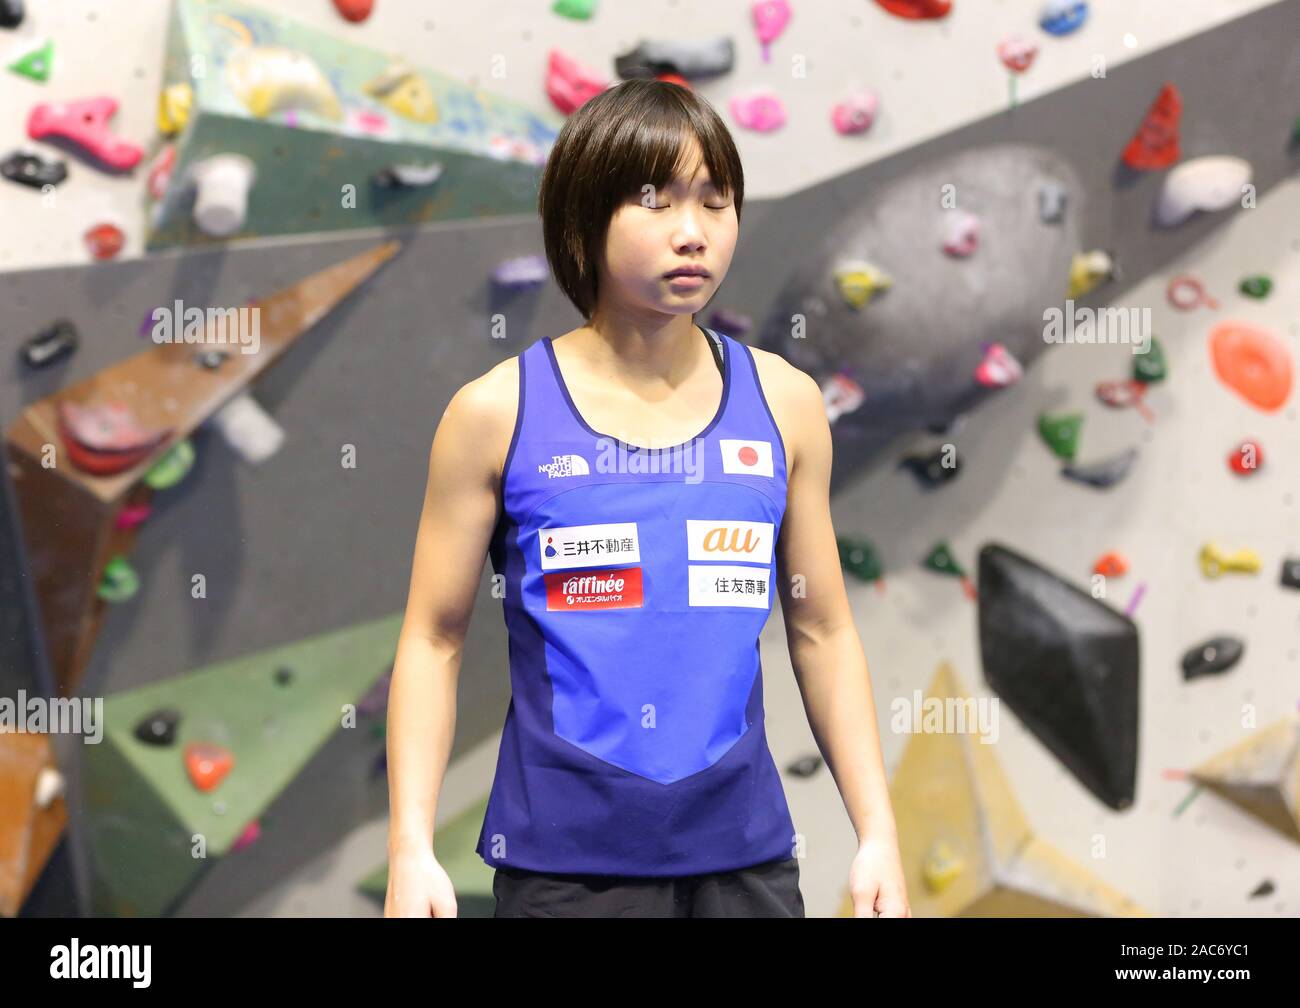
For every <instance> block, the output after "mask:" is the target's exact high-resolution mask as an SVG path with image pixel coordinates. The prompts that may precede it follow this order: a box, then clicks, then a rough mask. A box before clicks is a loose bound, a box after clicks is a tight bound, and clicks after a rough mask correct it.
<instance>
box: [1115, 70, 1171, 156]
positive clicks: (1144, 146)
mask: <svg viewBox="0 0 1300 1008" xmlns="http://www.w3.org/2000/svg"><path fill="white" fill-rule="evenodd" d="M1182 115H1183V98H1182V95H1180V94H1179V93H1178V88H1176V87H1174V86H1173V85H1172V84H1166V85H1165V86H1164V87H1163V88H1161V89H1160V93H1159V94H1158V95H1156V100H1155V101H1154V102H1152V103H1151V107H1150V108H1149V109H1148V110H1147V114H1146V118H1145V119H1143V120H1142V125H1141V126H1140V127H1139V128H1138V131H1137V133H1135V134H1134V135H1133V139H1132V140H1130V141H1129V142H1128V146H1127V147H1125V148H1124V153H1123V155H1122V157H1123V160H1124V163H1125V164H1126V165H1128V166H1129V167H1130V168H1133V169H1136V170H1137V171H1155V170H1157V169H1160V168H1168V167H1169V166H1170V165H1172V164H1174V163H1175V162H1177V160H1178V159H1179V158H1180V157H1181V156H1182V154H1181V151H1180V148H1179V144H1178V124H1179V120H1180V119H1181V118H1182Z"/></svg>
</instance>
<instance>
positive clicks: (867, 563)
mask: <svg viewBox="0 0 1300 1008" xmlns="http://www.w3.org/2000/svg"><path fill="white" fill-rule="evenodd" d="M835 545H836V546H837V547H838V548H839V554H840V566H841V567H843V568H844V569H845V570H846V571H848V572H849V573H850V574H852V575H853V576H854V577H856V578H858V579H859V580H862V581H879V580H880V578H881V576H882V575H883V574H884V572H885V568H884V565H883V564H882V563H881V562H880V554H879V553H877V552H876V547H875V546H873V545H872V544H871V542H870V541H868V540H866V539H851V538H849V537H848V536H836V537H835Z"/></svg>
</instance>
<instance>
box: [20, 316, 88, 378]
mask: <svg viewBox="0 0 1300 1008" xmlns="http://www.w3.org/2000/svg"><path fill="white" fill-rule="evenodd" d="M77 343H78V340H77V327H76V326H74V325H73V324H72V323H71V322H70V321H68V320H67V319H59V320H58V321H57V322H54V323H53V324H51V325H50V326H48V327H46V328H45V329H42V330H41V331H40V332H38V333H37V334H36V335H35V336H32V337H31V338H30V339H28V340H27V341H26V342H25V343H24V344H23V349H22V358H23V363H25V364H26V365H27V366H28V367H34V368H41V367H49V366H50V365H51V364H53V363H55V362H56V361H60V360H63V358H65V357H69V356H71V355H72V354H73V353H74V352H75V351H76V349H77Z"/></svg>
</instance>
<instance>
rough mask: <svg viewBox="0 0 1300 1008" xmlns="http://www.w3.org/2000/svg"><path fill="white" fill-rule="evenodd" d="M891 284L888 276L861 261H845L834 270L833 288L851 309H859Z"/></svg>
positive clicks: (891, 280) (891, 281)
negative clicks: (837, 290) (836, 288)
mask: <svg viewBox="0 0 1300 1008" xmlns="http://www.w3.org/2000/svg"><path fill="white" fill-rule="evenodd" d="M893 282H894V281H893V279H892V278H891V277H890V276H889V275H888V274H886V273H885V272H884V271H882V270H879V269H877V268H876V267H875V266H873V265H872V264H871V263H869V262H867V261H866V260H863V259H849V260H846V261H844V262H842V263H840V265H839V266H838V267H837V268H836V270H835V286H836V287H838V288H839V292H840V296H841V297H843V298H844V300H845V301H847V302H848V304H849V306H850V307H852V308H861V307H862V306H863V305H865V304H867V303H868V302H869V301H870V300H871V299H872V298H873V297H874V296H875V295H876V293H877V292H878V291H882V290H886V289H888V288H889V287H890V286H892V285H893Z"/></svg>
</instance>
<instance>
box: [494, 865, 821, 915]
mask: <svg viewBox="0 0 1300 1008" xmlns="http://www.w3.org/2000/svg"><path fill="white" fill-rule="evenodd" d="M492 894H493V896H495V897H496V913H494V914H493V916H494V917H803V916H804V907H803V894H802V893H801V892H799V860H798V858H787V859H783V860H777V861H768V862H766V863H764V864H758V865H753V866H752V867H749V868H739V869H736V870H735V871H726V872H712V873H709V874H706V875H682V876H678V877H676V878H647V877H640V876H626V875H556V874H551V873H548V872H535V871H527V870H525V869H522V868H498V869H496V875H495V876H494V878H493V880H492Z"/></svg>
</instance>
